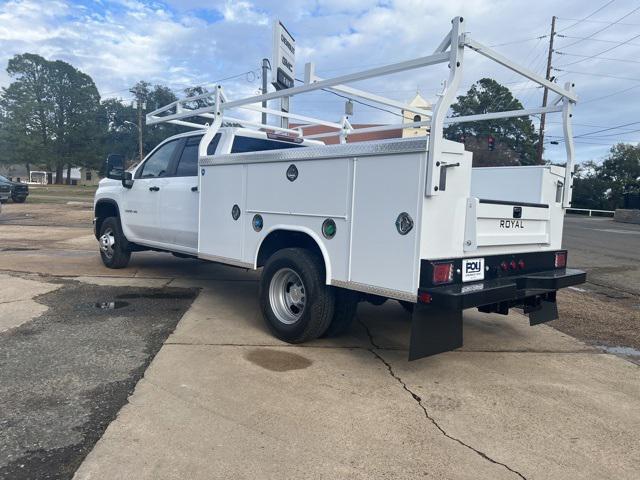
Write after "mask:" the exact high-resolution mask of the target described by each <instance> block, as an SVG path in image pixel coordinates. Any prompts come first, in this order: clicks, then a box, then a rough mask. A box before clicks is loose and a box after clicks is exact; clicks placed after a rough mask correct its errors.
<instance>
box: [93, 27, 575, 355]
mask: <svg viewBox="0 0 640 480" xmlns="http://www.w3.org/2000/svg"><path fill="white" fill-rule="evenodd" d="M462 21H463V20H462V19H461V18H459V17H458V18H456V19H454V20H453V22H452V23H453V27H452V29H451V31H450V32H449V34H448V35H447V37H445V39H444V40H443V42H442V43H441V44H440V46H439V47H438V49H436V52H435V53H434V54H433V55H430V56H428V57H422V58H420V59H415V60H410V61H408V62H401V63H399V64H392V65H389V66H386V67H378V68H376V69H372V70H367V71H365V72H358V73H356V74H350V75H346V76H342V77H338V78H334V79H329V80H322V79H320V78H318V77H317V76H315V74H314V69H313V66H312V65H308V66H307V68H306V75H305V83H304V85H301V86H299V87H293V88H290V89H287V90H281V91H279V92H273V93H268V94H264V95H261V96H256V97H251V98H248V99H241V100H234V101H231V100H229V99H227V97H226V96H225V95H224V93H223V91H222V88H221V87H216V89H215V91H214V92H212V93H208V94H204V95H199V96H197V97H190V98H187V99H183V100H178V101H176V102H173V103H172V104H170V105H167V106H165V107H162V108H160V109H158V110H156V111H154V112H151V113H150V114H148V116H147V123H148V124H154V123H160V122H169V123H174V124H178V125H184V126H189V127H193V128H194V131H193V132H189V133H185V134H182V135H178V136H175V137H172V138H169V139H167V140H166V141H164V142H162V143H161V144H160V145H158V147H156V148H155V149H154V150H153V151H152V152H151V153H150V154H149V155H148V156H147V157H146V158H145V159H144V160H143V161H142V162H141V163H140V164H139V165H138V166H137V167H136V168H134V169H133V170H132V171H129V172H125V171H124V170H123V166H122V163H123V162H122V157H120V156H118V155H111V156H110V157H109V158H108V160H107V177H108V178H107V179H104V180H102V181H101V183H100V187H99V188H98V191H97V193H96V198H95V231H96V238H97V239H98V241H99V244H100V254H101V257H102V260H103V262H104V264H105V265H106V266H107V267H110V268H122V267H125V266H126V265H127V263H128V261H129V258H130V255H131V253H132V252H135V251H139V250H145V249H152V250H159V251H166V252H171V253H174V254H176V255H178V256H181V255H185V256H192V257H197V258H201V259H204V260H210V261H215V262H220V263H225V264H229V265H234V266H239V267H243V268H251V269H257V268H263V271H262V276H261V282H260V294H259V295H260V305H261V309H262V313H263V316H264V318H265V321H266V323H267V325H268V326H269V328H270V329H271V331H272V332H273V333H274V334H275V335H276V336H277V337H278V338H280V339H282V340H285V341H287V342H291V343H299V342H304V341H308V340H312V339H315V338H318V337H320V336H323V335H324V336H327V335H338V334H340V333H342V332H344V331H345V330H346V329H348V328H349V326H350V324H351V321H352V319H353V316H354V313H355V309H356V306H357V303H358V301H360V300H362V299H367V300H371V301H373V302H374V303H377V302H381V301H384V300H385V299H387V298H391V299H396V300H399V301H400V302H401V303H402V304H403V305H404V306H405V307H406V308H407V309H408V310H410V311H411V312H412V332H411V344H410V352H409V358H410V359H416V358H421V357H424V356H427V355H433V354H436V353H440V352H444V351H448V350H451V349H454V348H457V347H459V346H461V345H462V311H463V310H464V309H467V308H472V307H477V308H478V309H479V310H480V311H483V312H497V313H502V314H506V313H508V311H509V309H510V308H513V307H517V308H522V309H523V310H524V312H525V313H528V314H529V317H530V322H531V324H532V325H533V324H537V323H541V322H546V321H549V320H553V319H554V318H557V307H556V297H555V295H556V291H557V290H558V289H559V288H562V287H566V286H569V285H574V284H578V283H582V282H584V280H585V274H584V272H581V271H578V270H572V269H568V268H566V262H567V252H566V251H565V250H562V248H561V242H562V227H563V218H564V209H565V208H567V207H568V206H570V198H571V182H572V169H573V147H572V145H573V144H572V139H571V125H570V118H571V109H572V106H573V103H575V101H576V97H575V94H574V93H573V90H572V88H571V87H572V85H570V84H569V85H567V86H565V88H562V87H560V86H558V85H556V84H554V83H551V82H548V81H547V80H545V79H543V78H541V77H538V76H537V75H535V74H533V73H532V72H529V71H527V70H526V69H523V68H522V67H519V66H517V65H515V64H512V63H510V62H508V61H507V60H506V59H504V58H503V57H501V56H500V55H499V54H497V53H496V52H493V51H492V50H491V49H489V48H488V47H485V46H484V45H481V44H479V43H477V42H475V41H474V40H472V39H470V38H469V37H468V35H465V34H463V33H460V27H461V24H462ZM465 47H468V48H471V49H472V50H474V51H477V52H479V53H481V54H483V55H484V56H487V57H489V58H492V59H493V60H495V61H497V62H498V63H501V64H502V65H504V66H507V67H508V68H510V69H512V70H513V71H515V72H517V73H520V74H522V75H524V76H526V77H527V78H529V79H531V80H532V81H535V82H537V83H539V84H541V85H543V86H544V87H546V88H549V89H550V90H552V91H554V92H556V93H557V94H558V98H557V99H556V100H555V101H554V102H553V103H552V105H551V106H544V107H540V108H537V109H531V110H518V111H514V112H497V113H488V114H483V115H472V116H469V117H449V118H447V117H446V113H447V111H448V109H449V106H450V103H451V101H452V100H453V99H454V98H455V89H456V88H457V86H458V83H459V81H460V75H461V71H462V65H463V55H462V52H463V50H464V48H465ZM447 49H448V50H447ZM447 62H448V64H449V70H450V72H449V80H448V82H447V87H446V88H445V90H444V92H443V93H442V95H441V97H440V100H439V101H438V103H437V105H436V106H435V108H434V110H433V112H427V111H424V110H421V109H416V108H415V107H411V106H409V105H405V104H402V103H400V102H397V101H395V100H392V99H385V98H383V97H380V96H378V95H375V94H369V93H367V92H364V91H362V90H356V89H354V88H351V87H347V86H345V85H344V84H346V83H349V82H352V81H356V80H362V79H366V78H372V77H375V76H379V75H385V74H389V73H395V72H400V71H405V70H410V69H414V68H418V67H421V66H426V65H432V64H436V63H447ZM320 89H330V90H334V91H338V92H340V93H341V94H347V95H349V96H353V97H359V98H365V99H367V100H369V101H374V102H378V103H380V104H382V105H384V106H385V107H393V108H400V109H405V110H408V111H414V112H415V113H418V114H421V115H426V116H430V117H431V118H430V120H428V121H420V122H414V123H412V124H410V125H409V126H420V125H428V126H429V128H430V135H429V136H427V137H422V138H420V137H414V138H408V139H393V140H385V141H376V142H362V143H347V140H348V137H349V135H350V134H353V133H358V132H365V131H371V130H372V129H371V128H368V129H360V130H357V129H354V128H353V127H352V126H351V125H350V123H349V121H348V118H346V117H343V119H342V121H341V122H339V123H336V122H329V121H324V120H320V119H311V118H309V117H306V116H302V115H297V114H293V113H288V112H280V111H277V110H272V109H269V108H266V107H260V106H258V104H259V102H261V101H263V100H273V99H276V98H282V97H285V96H288V97H291V96H294V95H298V94H303V93H306V92H309V91H317V90H320ZM204 98H207V99H208V100H210V102H209V103H210V105H208V106H205V107H199V108H198V107H193V105H194V104H197V103H196V102H195V100H202V99H204ZM232 109H249V110H251V111H258V112H265V113H268V114H271V115H279V116H282V117H286V118H290V119H294V120H298V121H302V122H304V125H303V126H302V127H300V128H298V129H290V128H288V127H287V126H286V125H282V126H279V127H276V126H272V125H263V124H260V123H255V122H254V121H252V120H251V119H248V120H247V119H241V118H240V119H239V118H235V117H231V116H229V115H228V112H229V111H230V110H232ZM560 111H561V112H563V119H564V128H565V141H566V143H567V154H568V155H567V156H568V158H567V168H566V169H565V168H561V167H555V166H544V165H542V166H532V167H497V168H485V169H472V167H471V153H469V152H466V151H465V150H464V145H462V144H460V143H456V142H452V141H448V140H445V139H444V138H443V137H442V129H443V126H444V125H445V124H446V123H451V122H454V121H480V120H485V119H492V118H506V117H509V116H522V115H529V114H533V113H552V112H560ZM195 117H200V118H204V119H207V121H211V124H210V125H209V124H206V125H203V124H202V123H195V122H194V121H187V120H186V119H189V118H195ZM223 119H225V120H227V121H231V122H234V124H236V123H241V124H243V127H222V124H223V123H222V122H223ZM318 124H319V125H325V126H330V127H334V128H335V132H334V133H332V134H334V135H337V136H339V137H340V139H341V144H339V145H324V144H323V143H322V142H320V141H318V140H319V139H320V138H322V137H323V136H327V135H329V134H316V135H305V134H304V130H305V128H307V127H309V126H311V125H318ZM414 124H415V125H414ZM248 126H254V127H256V128H254V129H250V128H245V127H248ZM403 126H404V127H406V126H407V125H406V124H405V125H403ZM374 128H375V129H378V130H380V129H395V128H398V126H396V125H392V126H384V127H374Z"/></svg>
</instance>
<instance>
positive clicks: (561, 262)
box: [555, 252, 567, 268]
mask: <svg viewBox="0 0 640 480" xmlns="http://www.w3.org/2000/svg"><path fill="white" fill-rule="evenodd" d="M566 266H567V252H556V261H555V267H556V268H564V267H566Z"/></svg>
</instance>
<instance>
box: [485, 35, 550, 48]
mask: <svg viewBox="0 0 640 480" xmlns="http://www.w3.org/2000/svg"><path fill="white" fill-rule="evenodd" d="M548 36H549V35H540V36H539V37H531V38H524V39H522V40H514V41H513V42H505V43H494V44H493V45H489V46H490V47H504V46H505V45H515V44H516V43H525V42H532V41H533V40H542V39H543V38H547V37H548ZM534 48H535V47H534Z"/></svg>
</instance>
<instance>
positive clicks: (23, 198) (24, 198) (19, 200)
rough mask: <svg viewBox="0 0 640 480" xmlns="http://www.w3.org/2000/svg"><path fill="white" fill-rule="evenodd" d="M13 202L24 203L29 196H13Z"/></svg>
mask: <svg viewBox="0 0 640 480" xmlns="http://www.w3.org/2000/svg"><path fill="white" fill-rule="evenodd" d="M11 199H12V200H13V203H24V202H25V200H26V199H27V197H11Z"/></svg>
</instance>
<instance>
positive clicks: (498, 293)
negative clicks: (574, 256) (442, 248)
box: [409, 268, 586, 360]
mask: <svg viewBox="0 0 640 480" xmlns="http://www.w3.org/2000/svg"><path fill="white" fill-rule="evenodd" d="M585 280H586V274H585V272H583V271H581V270H574V269H570V268H562V269H554V270H544V271H541V272H535V273H523V274H521V275H514V276H510V277H502V278H493V279H489V280H484V281H478V282H473V283H468V284H462V285H460V284H457V285H449V286H440V287H425V288H420V289H419V291H418V293H419V295H418V298H419V299H420V302H419V303H417V304H416V305H415V307H414V310H413V315H412V322H411V343H410V346H409V360H416V359H418V358H422V357H428V356H430V355H435V354H438V353H442V352H448V351H450V350H454V349H456V348H459V347H461V346H462V311H463V310H464V309H466V308H473V307H478V309H479V310H480V311H481V312H485V313H499V314H503V315H506V314H507V313H509V309H510V308H513V307H520V308H522V309H523V311H524V313H525V314H527V315H528V316H529V324H530V325H537V324H540V323H545V322H549V321H551V320H555V319H556V318H558V307H557V304H556V291H557V290H558V289H560V288H564V287H569V286H571V285H577V284H580V283H584V282H585Z"/></svg>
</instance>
